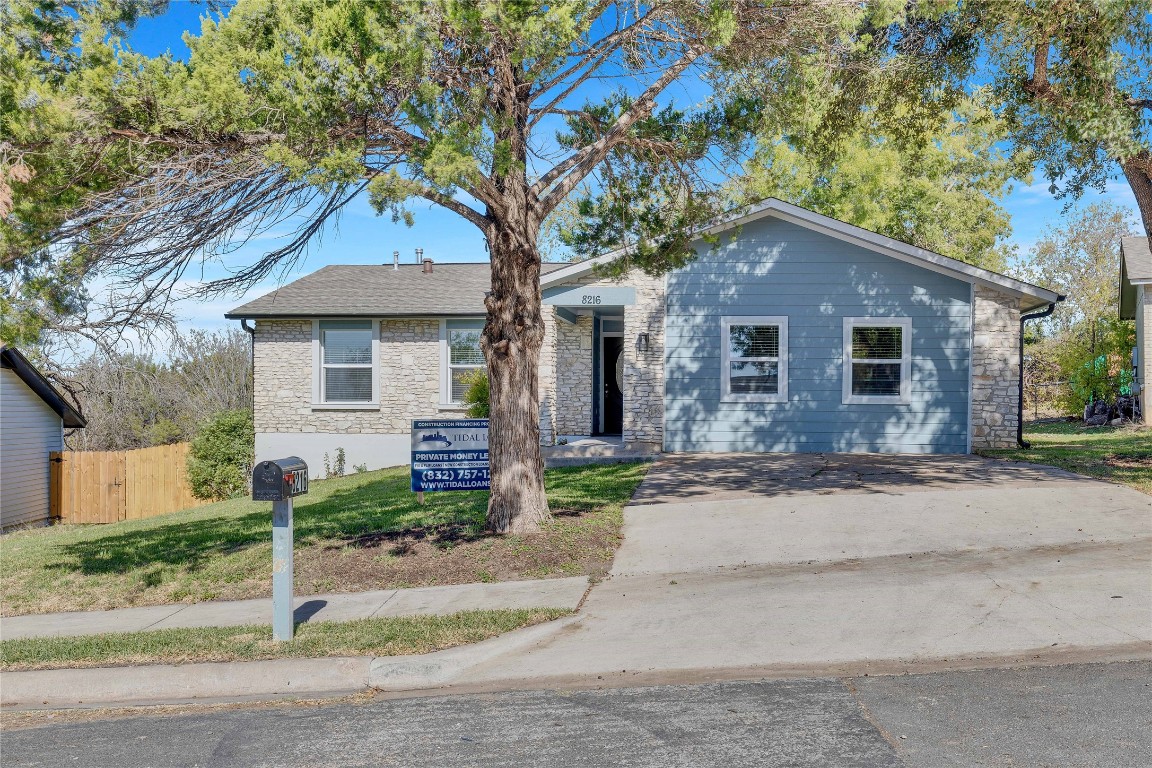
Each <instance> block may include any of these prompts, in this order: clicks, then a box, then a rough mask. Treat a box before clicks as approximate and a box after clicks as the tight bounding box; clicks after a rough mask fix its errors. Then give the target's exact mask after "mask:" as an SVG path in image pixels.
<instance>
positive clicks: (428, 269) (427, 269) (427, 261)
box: [423, 259, 432, 275]
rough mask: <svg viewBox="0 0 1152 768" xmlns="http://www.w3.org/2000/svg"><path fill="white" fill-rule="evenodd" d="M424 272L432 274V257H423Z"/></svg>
mask: <svg viewBox="0 0 1152 768" xmlns="http://www.w3.org/2000/svg"><path fill="white" fill-rule="evenodd" d="M423 263H424V274H426V275H430V274H432V259H424V261H423Z"/></svg>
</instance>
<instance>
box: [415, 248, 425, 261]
mask: <svg viewBox="0 0 1152 768" xmlns="http://www.w3.org/2000/svg"><path fill="white" fill-rule="evenodd" d="M423 260H424V249H423V248H417V249H416V263H417V264H419V263H420V262H422V261H423Z"/></svg>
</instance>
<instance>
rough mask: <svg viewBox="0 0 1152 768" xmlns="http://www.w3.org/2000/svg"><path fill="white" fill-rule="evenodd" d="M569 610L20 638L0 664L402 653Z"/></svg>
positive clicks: (0, 654)
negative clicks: (286, 634)
mask: <svg viewBox="0 0 1152 768" xmlns="http://www.w3.org/2000/svg"><path fill="white" fill-rule="evenodd" d="M572 613H573V612H572V611H571V610H568V609H566V608H533V609H520V610H498V611H464V612H461V613H454V614H452V615H450V616H403V617H391V618H380V619H361V620H359V621H346V622H336V621H324V622H317V623H315V624H301V625H299V626H298V627H297V628H296V637H295V638H293V639H292V640H290V641H287V642H283V643H276V642H273V640H272V627H271V626H270V625H250V626H243V627H195V628H190V629H161V630H155V631H152V632H116V633H111V634H106V635H82V636H80V637H34V638H23V639H19V640H4V641H0V670H3V671H6V672H10V671H18V670H32V669H72V668H81V667H117V666H129V665H137V664H191V663H196V662H206V661H257V660H260V659H284V658H324V657H334V656H403V655H406V654H417V653H431V652H433V651H441V650H444V649H445V648H452V647H454V646H457V645H466V644H468V643H476V642H479V641H481V640H487V639H488V638H490V637H495V636H496V635H499V634H503V633H504V632H509V631H511V630H513V629H520V628H521V627H528V626H532V625H533V624H540V623H542V622H545V621H552V620H553V619H558V618H560V617H561V616H568V615H571V614H572Z"/></svg>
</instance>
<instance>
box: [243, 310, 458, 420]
mask: <svg viewBox="0 0 1152 768" xmlns="http://www.w3.org/2000/svg"><path fill="white" fill-rule="evenodd" d="M254 346H255V371H256V382H255V383H256V386H255V398H254V403H255V412H254V414H253V418H254V420H255V427H256V432H257V433H262V432H280V433H285V432H324V433H330V432H338V433H345V434H406V433H407V432H408V430H409V429H410V428H411V424H410V421H411V420H412V419H414V418H421V417H428V416H434V415H435V414H437V413H438V412H439V411H440V409H439V407H438V406H439V401H440V324H439V322H438V321H436V320H423V319H395V320H383V321H381V323H380V392H379V393H378V400H379V403H380V405H379V407H373V406H369V407H366V408H364V409H356V410H325V409H323V408H322V407H320V408H316V409H314V408H313V407H312V365H313V363H312V321H311V320H258V321H257V322H256V339H255V345H254Z"/></svg>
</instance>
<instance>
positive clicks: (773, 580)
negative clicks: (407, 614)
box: [452, 454, 1152, 686]
mask: <svg viewBox="0 0 1152 768" xmlns="http://www.w3.org/2000/svg"><path fill="white" fill-rule="evenodd" d="M624 532H625V542H624V544H623V546H622V547H621V548H620V550H619V552H618V554H617V556H616V560H615V563H614V565H613V569H612V572H611V574H610V576H609V578H608V579H607V580H605V581H604V582H603V583H602V584H600V585H598V586H596V587H594V588H593V590H592V591H591V593H590V594H589V596H588V598H587V599H586V601H585V604H584V607H583V610H582V611H581V614H580V617H579V618H578V619H577V620H576V621H575V622H571V623H569V624H566V625H565V626H564V627H563V628H562V629H560V630H558V631H557V632H555V633H554V634H552V635H551V636H549V637H547V638H545V639H543V640H541V641H540V642H538V643H537V644H536V645H535V646H533V647H531V648H530V650H529V651H528V652H527V653H525V652H523V651H516V652H512V653H508V654H506V655H504V656H497V657H495V658H493V659H491V660H489V661H487V662H485V663H484V664H481V665H479V666H475V667H472V668H471V669H469V670H467V671H464V672H463V673H462V674H460V675H459V676H457V677H456V679H454V680H453V681H452V682H453V683H456V684H464V685H476V686H485V685H502V686H508V685H517V684H523V685H528V686H536V685H540V684H542V683H543V684H549V683H560V682H562V681H570V682H572V683H574V684H589V685H607V684H633V683H638V682H644V681H660V680H670V679H671V680H693V679H710V678H717V677H742V676H759V675H764V674H781V675H789V674H797V673H819V672H821V671H826V672H830V673H840V672H850V673H852V674H864V673H868V672H884V671H894V670H904V669H922V668H932V667H934V666H937V667H939V666H944V667H948V666H983V665H987V666H994V665H997V664H1003V663H1034V662H1042V661H1060V660H1062V659H1065V660H1074V659H1075V660H1080V659H1113V658H1149V657H1152V594H1150V593H1152V590H1150V588H1149V581H1148V573H1149V565H1150V564H1152V498H1150V497H1149V496H1146V495H1144V494H1141V493H1139V492H1137V491H1134V490H1131V489H1128V488H1124V487H1120V486H1116V485H1111V484H1107V483H1102V482H1098V481H1095V480H1091V479H1088V478H1084V477H1080V476H1077V475H1073V474H1069V473H1066V472H1061V471H1058V470H1054V469H1051V468H1046V467H1039V466H1034V465H1022V464H1007V463H1001V462H996V461H991V460H985V459H981V458H978V457H972V456H933V457H910V456H877V455H859V456H857V455H836V454H829V455H821V454H812V455H774V454H759V455H708V456H704V455H672V456H665V457H662V458H661V459H660V460H659V461H658V462H657V463H656V464H655V466H654V467H653V468H652V470H651V472H650V474H649V476H648V478H647V479H646V480H645V481H644V483H643V484H642V485H641V487H640V488H639V489H638V490H637V493H636V495H635V497H634V499H633V503H632V505H631V506H629V507H627V508H626V510H625V528H624ZM517 681H519V682H517Z"/></svg>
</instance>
